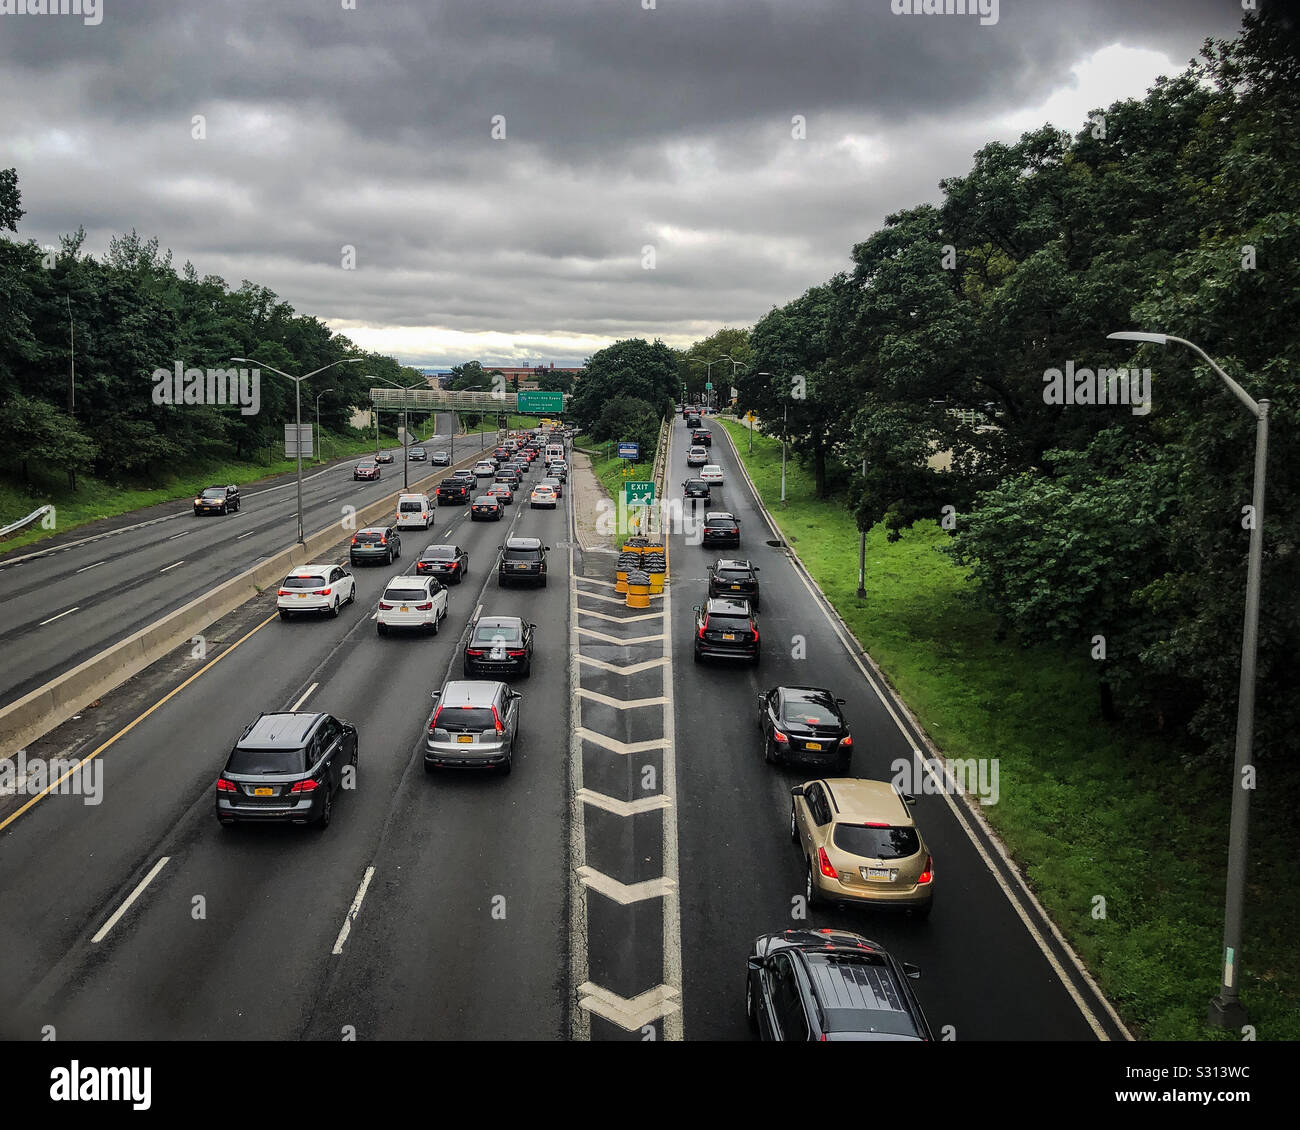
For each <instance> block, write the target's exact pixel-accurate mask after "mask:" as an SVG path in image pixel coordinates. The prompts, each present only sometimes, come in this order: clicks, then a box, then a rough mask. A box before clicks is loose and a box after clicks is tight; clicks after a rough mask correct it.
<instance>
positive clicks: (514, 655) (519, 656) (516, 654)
mask: <svg viewBox="0 0 1300 1130" xmlns="http://www.w3.org/2000/svg"><path fill="white" fill-rule="evenodd" d="M506 654H507V655H508V656H510V658H511V659H522V658H523V657H524V656H525V655H527V654H528V652H526V651H524V650H522V649H521V650H519V651H507V652H506Z"/></svg>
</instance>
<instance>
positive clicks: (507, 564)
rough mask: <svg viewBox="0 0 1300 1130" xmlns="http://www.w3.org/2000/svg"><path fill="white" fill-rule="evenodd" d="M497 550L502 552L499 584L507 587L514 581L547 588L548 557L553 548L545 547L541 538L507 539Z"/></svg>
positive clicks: (498, 566)
mask: <svg viewBox="0 0 1300 1130" xmlns="http://www.w3.org/2000/svg"><path fill="white" fill-rule="evenodd" d="M497 549H499V550H500V551H501V556H500V557H499V558H498V559H497V584H499V585H501V586H502V587H505V585H507V584H509V583H511V582H512V581H536V582H537V583H538V584H540V585H541V586H542V588H545V587H546V555H547V553H549V552H550V549H551V547H550V546H549V545H543V544H542V540H541V538H507V539H506V544H505V545H499V546H497Z"/></svg>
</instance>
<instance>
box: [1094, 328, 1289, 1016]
mask: <svg viewBox="0 0 1300 1130" xmlns="http://www.w3.org/2000/svg"><path fill="white" fill-rule="evenodd" d="M1106 336H1107V337H1108V338H1110V339H1112V340H1115V341H1135V342H1148V343H1150V344H1153V345H1165V344H1167V343H1169V342H1171V341H1172V342H1174V343H1175V344H1177V345H1185V346H1187V347H1188V348H1189V349H1191V350H1192V351H1193V352H1195V353H1197V354H1198V355H1199V356H1200V357H1201V358H1202V359H1203V360H1204V361H1205V363H1206V364H1207V365H1209V366H1210V368H1211V369H1213V370H1214V372H1215V373H1216V374H1217V375H1218V377H1219V379H1220V380H1222V381H1223V383H1224V384H1225V385H1227V386H1228V391H1230V392H1231V393H1232V394H1233V395H1234V396H1235V397H1236V398H1237V399H1238V400H1240V401H1241V403H1242V404H1244V405H1245V406H1246V410H1247V411H1248V412H1250V414H1251V415H1252V416H1254V417H1255V478H1254V484H1253V486H1252V489H1251V519H1252V521H1251V527H1250V552H1249V556H1248V557H1247V563H1246V618H1245V624H1244V626H1243V629H1242V634H1241V680H1240V684H1239V689H1238V693H1237V740H1236V757H1235V763H1234V765H1233V779H1232V812H1231V816H1230V818H1229V824H1228V884H1227V892H1226V894H1225V896H1224V911H1223V964H1222V966H1221V973H1220V978H1219V995H1218V996H1216V997H1214V998H1213V999H1212V1000H1211V1001H1210V1008H1209V1015H1208V1016H1207V1022H1208V1023H1209V1024H1210V1025H1211V1026H1213V1027H1215V1028H1231V1029H1236V1030H1240V1028H1241V1027H1242V1026H1243V1025H1244V1024H1246V1023H1247V1016H1246V1008H1245V1006H1244V1005H1243V1004H1242V1003H1241V997H1240V991H1241V989H1240V980H1241V979H1240V976H1239V971H1240V968H1241V935H1242V919H1243V910H1244V904H1245V897H1246V860H1247V855H1248V847H1249V831H1250V794H1251V791H1252V786H1251V785H1250V784H1249V783H1248V778H1249V777H1250V776H1251V775H1252V773H1251V770H1252V769H1253V766H1252V764H1251V760H1252V757H1253V754H1254V744H1255V659H1256V655H1257V652H1258V646H1259V592H1260V582H1261V579H1262V573H1263V558H1264V490H1265V476H1266V469H1267V462H1268V415H1269V408H1270V403H1269V401H1267V400H1260V401H1258V402H1256V401H1255V400H1254V399H1253V398H1252V397H1251V396H1250V395H1249V394H1248V393H1247V392H1246V390H1245V389H1243V388H1242V387H1241V386H1240V385H1239V384H1238V383H1237V382H1236V381H1234V380H1233V379H1232V378H1231V377H1230V376H1228V374H1227V373H1225V372H1224V371H1223V370H1222V369H1221V368H1219V366H1218V365H1216V364H1215V363H1214V361H1213V360H1212V359H1211V358H1210V356H1209V355H1208V354H1207V353H1206V352H1205V350H1203V349H1202V348H1201V347H1200V346H1199V345H1195V344H1193V343H1192V342H1190V341H1188V340H1186V339H1185V338H1181V337H1174V336H1173V335H1172V334H1161V333H1137V332H1124V333H1113V334H1107V335H1106Z"/></svg>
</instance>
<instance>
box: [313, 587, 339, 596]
mask: <svg viewBox="0 0 1300 1130" xmlns="http://www.w3.org/2000/svg"><path fill="white" fill-rule="evenodd" d="M333 591H334V590H333V589H312V590H311V594H312V596H329V594H330V593H332V592H333Z"/></svg>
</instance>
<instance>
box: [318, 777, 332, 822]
mask: <svg viewBox="0 0 1300 1130" xmlns="http://www.w3.org/2000/svg"><path fill="white" fill-rule="evenodd" d="M333 818H334V790H333V789H330V788H327V789H326V790H325V807H324V808H322V809H321V812H320V815H319V816H318V817H317V818H316V827H317V829H319V830H320V831H322V832H323V831H325V829H326V828H328V827H329V826H330V821H331V820H332V819H333Z"/></svg>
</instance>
